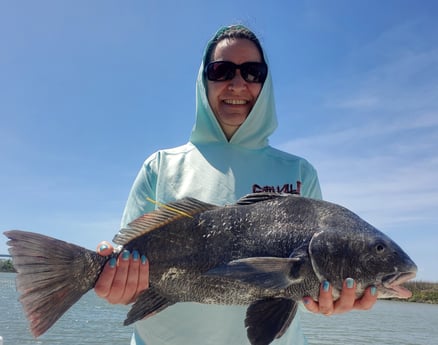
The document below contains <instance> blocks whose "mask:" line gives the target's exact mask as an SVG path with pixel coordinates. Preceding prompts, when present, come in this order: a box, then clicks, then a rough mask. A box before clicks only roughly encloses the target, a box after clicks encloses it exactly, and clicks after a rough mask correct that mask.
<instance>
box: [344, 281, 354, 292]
mask: <svg viewBox="0 0 438 345" xmlns="http://www.w3.org/2000/svg"><path fill="white" fill-rule="evenodd" d="M345 282H346V284H347V288H349V289H352V288H353V286H354V279H353V278H347V279H345Z"/></svg>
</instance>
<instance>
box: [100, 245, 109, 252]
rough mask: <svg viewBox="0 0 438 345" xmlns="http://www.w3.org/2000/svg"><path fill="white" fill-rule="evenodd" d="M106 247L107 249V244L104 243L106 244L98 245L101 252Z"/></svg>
mask: <svg viewBox="0 0 438 345" xmlns="http://www.w3.org/2000/svg"><path fill="white" fill-rule="evenodd" d="M106 249H108V245H106V244H102V245H101V246H100V247H99V251H101V252H103V251H104V250H106Z"/></svg>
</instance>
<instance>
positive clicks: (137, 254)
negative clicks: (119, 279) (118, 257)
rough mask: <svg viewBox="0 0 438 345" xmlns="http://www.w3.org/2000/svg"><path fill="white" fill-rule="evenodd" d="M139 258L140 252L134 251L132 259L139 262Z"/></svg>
mask: <svg viewBox="0 0 438 345" xmlns="http://www.w3.org/2000/svg"><path fill="white" fill-rule="evenodd" d="M139 257H140V254H139V253H138V251H137V250H134V251H133V252H132V259H133V260H134V261H137V260H138V259H139Z"/></svg>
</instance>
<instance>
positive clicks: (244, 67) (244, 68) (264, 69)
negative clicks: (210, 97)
mask: <svg viewBox="0 0 438 345" xmlns="http://www.w3.org/2000/svg"><path fill="white" fill-rule="evenodd" d="M218 64H223V65H227V66H229V67H228V69H227V71H226V73H224V75H223V76H222V77H220V78H216V77H215V76H214V75H212V74H211V73H214V68H213V66H215V65H218ZM254 66H257V68H258V69H259V70H258V71H257V72H258V74H259V75H258V76H255V77H258V78H256V79H257V80H249V79H248V76H249V75H250V74H251V73H249V71H248V68H250V67H254ZM236 70H240V75H241V76H242V78H243V79H244V80H245V81H246V82H247V83H264V82H265V80H266V77H267V76H268V65H267V64H266V63H264V62H253V61H248V62H244V63H242V64H240V65H238V64H235V63H234V62H231V61H222V60H221V61H212V62H210V63H208V64H207V66H205V69H204V74H205V76H206V78H207V79H208V80H210V81H227V80H232V79H233V78H234V77H235V76H236Z"/></svg>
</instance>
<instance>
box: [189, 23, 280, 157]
mask: <svg viewBox="0 0 438 345" xmlns="http://www.w3.org/2000/svg"><path fill="white" fill-rule="evenodd" d="M220 30H223V29H220ZM212 40H213V38H212ZM210 44H211V40H210V41H209V42H208V44H207V47H206V50H205V51H204V56H205V54H206V51H207V48H208V46H209V45H210ZM264 58H265V61H266V63H267V64H268V59H267V57H266V54H265V53H264ZM202 61H204V59H202ZM276 128H277V115H276V111H275V101H274V92H273V87H272V77H271V70H270V68H269V64H268V76H267V78H266V80H265V83H264V84H263V87H262V90H261V92H260V95H259V97H258V98H257V101H256V103H255V104H254V107H253V108H252V110H251V112H250V113H249V115H248V117H247V118H246V120H245V122H244V123H243V124H242V125H241V126H240V127H239V129H238V130H237V131H236V133H234V135H233V137H232V138H231V139H230V141H228V140H227V138H226V136H225V134H224V132H223V131H222V128H221V126H220V124H219V122H218V121H217V120H216V117H215V116H214V114H213V111H212V110H211V108H210V104H209V102H208V99H207V88H206V80H205V78H204V63H203V62H201V67H200V68H199V73H198V79H197V81H196V121H195V125H194V127H193V130H192V134H191V136H190V142H191V143H193V144H195V145H196V144H209V143H229V144H234V145H239V146H242V147H245V148H248V149H259V148H262V147H265V146H267V145H268V137H269V136H270V135H271V134H272V133H273V132H274V130H275V129H276Z"/></svg>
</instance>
